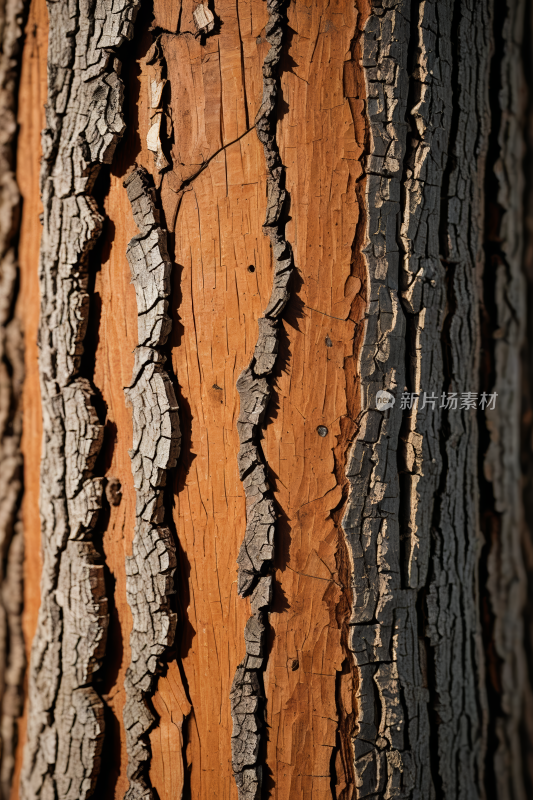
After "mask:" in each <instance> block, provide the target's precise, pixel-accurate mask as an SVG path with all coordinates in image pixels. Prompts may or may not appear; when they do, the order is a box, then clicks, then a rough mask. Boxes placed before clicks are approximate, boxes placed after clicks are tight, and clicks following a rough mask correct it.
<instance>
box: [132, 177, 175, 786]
mask: <svg viewBox="0 0 533 800" xmlns="http://www.w3.org/2000/svg"><path fill="white" fill-rule="evenodd" d="M124 186H125V187H126V189H127V192H128V198H129V200H130V203H131V207H132V211H133V216H134V218H135V222H136V224H137V227H138V228H139V231H140V233H139V234H138V235H137V236H135V237H134V238H133V239H132V240H131V241H130V243H129V245H128V249H127V252H126V255H127V258H128V261H129V264H130V267H131V275H132V283H133V285H134V287H135V294H136V297H137V313H138V331H139V344H138V346H137V347H136V348H135V366H134V370H133V379H132V383H131V385H130V386H129V387H128V388H127V389H126V397H127V399H128V401H129V403H130V404H131V407H132V410H133V447H132V449H131V450H130V457H131V462H132V471H133V482H134V486H135V494H136V505H135V517H136V523H135V536H134V539H133V552H132V555H131V556H128V558H127V559H126V576H127V577H126V581H127V582H126V593H127V598H128V603H129V605H130V608H131V612H132V617H133V628H132V632H131V636H130V647H131V663H130V666H129V667H128V670H127V673H126V677H125V681H124V686H125V690H126V696H127V699H126V705H125V707H124V725H125V727H126V735H127V741H126V746H127V751H128V778H129V782H130V785H129V789H128V791H127V792H126V796H125V800H141V798H143V800H144V798H154V797H155V794H154V791H153V789H152V788H151V786H150V783H149V778H148V768H149V762H150V745H149V741H148V732H149V730H150V728H151V727H152V724H153V722H154V720H155V716H154V714H153V712H152V709H151V707H150V705H149V702H148V699H149V697H150V695H151V693H152V691H153V683H154V677H155V675H156V674H157V672H158V669H159V668H160V659H161V656H162V655H163V654H164V652H165V650H166V649H167V648H168V647H169V645H171V644H172V642H173V640H174V633H175V630H176V613H175V612H174V611H173V610H172V608H171V605H170V596H171V595H172V594H173V593H174V572H175V569H176V548H175V545H174V542H173V539H172V535H171V532H170V530H169V529H168V528H167V527H165V526H164V525H162V523H163V521H164V514H165V509H164V506H163V489H164V487H165V484H166V478H167V471H168V470H169V469H171V468H172V467H175V466H176V462H177V458H178V456H179V452H180V443H181V434H180V426H179V416H178V404H177V401H176V396H175V393H174V388H173V386H172V382H171V380H170V377H169V375H168V373H167V371H166V370H165V368H164V362H165V356H164V355H163V353H162V347H163V346H164V344H165V342H166V341H167V338H168V335H169V333H170V330H171V327H172V321H171V319H170V317H169V316H168V314H167V310H168V296H169V293H170V272H171V268H172V265H171V263H170V259H169V257H168V252H167V232H166V231H165V230H163V229H162V228H161V226H160V215H159V211H158V209H157V208H156V205H155V190H154V189H153V184H152V181H151V178H150V176H149V174H148V172H147V171H146V170H144V169H142V168H139V167H138V168H135V169H134V170H133V171H132V172H131V173H130V175H129V176H128V177H127V178H126V181H125V182H124Z"/></svg>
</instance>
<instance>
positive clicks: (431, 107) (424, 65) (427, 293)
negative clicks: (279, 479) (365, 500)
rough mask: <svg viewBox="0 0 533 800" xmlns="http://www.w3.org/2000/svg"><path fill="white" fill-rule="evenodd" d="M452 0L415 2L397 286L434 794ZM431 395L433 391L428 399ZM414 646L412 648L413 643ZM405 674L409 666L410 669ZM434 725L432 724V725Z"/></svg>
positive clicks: (406, 562)
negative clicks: (429, 626)
mask: <svg viewBox="0 0 533 800" xmlns="http://www.w3.org/2000/svg"><path fill="white" fill-rule="evenodd" d="M453 6H454V2H453V0H426V2H423V3H420V4H419V3H418V2H416V3H415V4H414V6H413V12H412V13H413V17H412V20H411V22H412V31H413V34H412V36H413V42H412V47H413V49H414V50H415V58H414V63H413V64H410V65H409V68H410V71H411V70H412V76H411V87H410V93H409V109H408V113H409V116H408V119H409V121H410V124H411V132H410V136H409V137H408V151H407V154H406V158H405V163H404V175H403V181H402V190H403V197H402V225H401V231H400V240H401V249H402V252H403V258H402V265H401V274H400V286H401V299H402V306H403V309H404V312H405V315H406V329H407V336H406V388H407V391H408V393H409V394H410V395H415V396H417V397H418V400H417V401H415V402H414V403H413V405H412V407H411V409H410V410H407V409H406V410H405V411H404V415H403V420H402V428H401V434H400V439H401V445H400V452H399V467H400V473H401V477H400V487H401V505H400V526H401V532H402V535H401V538H402V571H403V573H404V581H405V585H406V587H408V588H409V589H411V590H413V592H414V603H415V605H416V608H417V609H418V611H417V614H416V615H415V614H413V613H410V614H409V619H408V622H409V625H410V632H409V636H410V637H411V642H413V643H414V642H416V640H417V637H418V639H419V648H420V650H421V652H420V660H419V661H417V660H416V657H415V658H413V659H412V660H411V663H409V662H408V660H407V659H408V655H407V654H408V653H409V652H410V649H411V648H410V647H409V648H407V651H406V655H405V656H404V657H403V659H402V664H399V666H398V669H399V672H400V682H401V684H402V685H403V687H404V696H405V704H406V711H407V714H408V717H409V718H411V719H416V718H418V725H416V726H414V725H410V726H409V740H410V745H411V748H412V751H413V759H414V764H415V769H416V782H415V787H414V793H415V794H414V796H416V792H417V791H418V792H420V793H421V796H422V797H427V798H429V797H434V796H435V787H434V782H435V783H436V784H437V786H438V785H439V781H438V774H437V775H435V776H433V779H432V776H431V769H430V766H431V756H430V726H429V718H428V712H427V703H428V700H429V692H428V688H429V685H428V675H427V671H426V670H425V669H424V668H423V665H425V661H426V658H427V656H426V653H425V648H426V642H425V640H424V639H423V631H424V616H423V599H424V588H425V585H426V581H427V574H428V565H429V558H430V551H431V529H432V522H433V515H434V497H435V492H436V490H437V488H438V486H439V482H440V476H441V474H442V469H443V461H442V457H441V453H440V435H441V428H442V414H443V411H442V405H443V404H442V400H441V397H442V392H443V391H444V373H443V356H442V346H441V335H442V329H443V323H444V317H445V313H446V273H445V269H444V266H443V265H442V263H441V259H440V241H439V223H440V206H441V197H440V195H441V189H442V183H443V178H444V170H445V168H446V164H447V153H448V143H449V136H450V129H451V120H452V83H451V78H452V43H451V28H452V15H453ZM428 398H433V399H432V400H429V401H428ZM413 655H415V653H413ZM406 676H410V677H409V678H408V679H407V677H406ZM433 735H434V731H433Z"/></svg>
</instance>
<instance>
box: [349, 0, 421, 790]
mask: <svg viewBox="0 0 533 800" xmlns="http://www.w3.org/2000/svg"><path fill="white" fill-rule="evenodd" d="M409 11H410V6H409V4H408V3H407V2H405V0H397V1H396V2H390V3H389V2H387V3H383V4H382V3H381V2H379V0H377V2H374V3H372V11H371V15H370V17H369V19H368V21H367V23H366V27H365V30H364V34H363V61H362V64H363V69H364V73H365V82H366V96H367V119H368V126H369V130H370V153H369V155H368V156H367V159H366V165H365V169H366V210H367V221H366V236H365V246H364V248H363V254H364V256H365V259H366V264H367V270H368V284H367V285H368V292H369V294H368V308H367V312H366V320H367V321H366V330H365V335H364V342H363V346H362V348H361V354H360V376H361V378H360V379H361V408H362V411H361V414H360V417H359V419H358V431H357V436H356V440H355V442H354V445H353V448H352V451H351V453H350V456H349V459H348V467H347V470H346V474H347V477H348V481H349V484H350V494H349V497H348V501H347V505H346V510H345V514H344V517H343V520H342V525H343V529H344V533H345V535H346V540H347V545H348V551H349V554H350V558H351V560H352V591H353V608H352V617H351V620H350V624H351V636H350V647H351V650H352V652H353V657H354V661H355V664H356V667H357V670H358V676H359V688H358V691H357V702H358V709H357V719H356V732H355V738H354V757H355V785H356V790H357V792H358V797H361V798H362V797H367V796H369V795H379V796H381V797H408V796H410V792H411V790H412V789H413V787H414V785H415V772H414V767H415V764H416V762H417V758H416V757H415V761H413V753H412V752H410V751H409V750H408V749H407V747H406V737H407V741H411V740H413V741H414V740H415V736H414V731H413V730H409V729H408V728H409V725H410V722H411V720H410V719H409V713H413V712H412V706H413V705H414V706H415V707H416V704H417V700H418V696H417V692H418V693H420V689H419V687H417V685H416V682H415V676H413V675H410V674H409V669H411V672H412V665H409V664H408V663H407V654H408V653H411V654H413V656H414V659H415V663H416V660H417V656H416V653H417V639H416V636H415V637H413V635H412V629H413V627H414V629H415V631H416V609H415V606H414V592H413V591H406V590H404V589H402V585H401V574H400V529H399V477H398V471H397V456H396V451H397V446H398V436H399V431H400V424H401V411H400V404H399V402H396V403H395V405H394V406H393V407H392V408H391V409H390V410H386V411H380V410H377V409H376V405H375V402H376V392H377V391H379V390H386V391H390V392H391V394H393V395H397V394H398V390H399V391H400V392H401V390H402V389H403V387H404V383H405V373H404V352H405V350H404V348H405V341H404V335H405V321H404V315H403V311H402V308H401V305H400V300H399V296H398V290H399V286H398V279H399V259H400V247H399V242H398V230H399V225H400V189H401V177H402V169H403V159H404V153H405V144H406V127H407V126H406V123H405V113H406V108H407V96H408V78H407V55H408V53H407V50H408V42H409ZM402 668H403V669H404V673H403V674H402V675H400V671H401V669H402ZM420 694H421V693H420ZM406 709H407V713H406ZM412 723H413V724H412V727H413V728H414V725H415V724H416V723H415V721H414V720H413V721H412Z"/></svg>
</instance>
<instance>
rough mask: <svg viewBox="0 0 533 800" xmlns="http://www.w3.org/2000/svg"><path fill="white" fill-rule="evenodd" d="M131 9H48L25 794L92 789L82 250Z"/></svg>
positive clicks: (109, 138)
mask: <svg viewBox="0 0 533 800" xmlns="http://www.w3.org/2000/svg"><path fill="white" fill-rule="evenodd" d="M135 11H136V6H135V5H134V4H133V3H131V4H126V5H124V6H123V7H122V8H121V9H120V10H119V11H117V12H116V13H113V9H112V8H109V7H108V8H107V9H106V7H105V5H102V4H98V3H94V4H89V5H81V6H77V7H75V8H73V9H70V8H69V13H66V12H67V6H66V5H64V4H63V3H52V4H50V6H49V13H50V33H49V47H48V105H47V110H46V114H47V128H46V129H45V130H44V132H43V160H42V166H41V180H40V189H41V194H42V198H43V207H44V212H43V235H42V241H41V252H40V263H39V277H40V289H41V316H40V323H39V348H40V354H39V368H40V383H41V397H42V408H43V450H42V464H41V486H40V508H41V536H42V557H43V568H42V578H41V598H42V602H41V607H40V610H39V620H38V626H37V632H36V634H35V637H34V640H33V645H32V655H31V662H30V674H29V716H28V728H27V741H26V746H25V754H24V765H23V773H22V783H21V796H22V797H27V798H35V797H42V798H52V797H61V798H67V797H68V798H84V797H88V796H90V795H91V794H92V792H93V789H94V786H95V782H96V778H97V775H98V768H99V762H100V753H101V747H102V739H103V732H104V721H103V702H102V700H101V698H100V697H99V696H98V693H97V692H96V691H95V689H94V687H93V685H92V684H93V680H94V673H95V671H96V670H98V668H99V666H100V664H101V659H102V657H103V654H104V650H105V636H106V630H107V624H108V616H107V598H106V596H105V586H104V576H103V564H102V559H101V556H100V555H99V553H98V551H97V550H96V548H95V546H94V543H93V528H94V526H95V524H96V520H97V517H98V511H99V510H100V508H101V506H102V491H103V481H102V480H101V479H99V478H94V477H93V474H92V473H93V468H94V464H95V461H96V457H97V455H98V452H99V450H100V447H101V444H102V437H103V428H102V425H101V424H100V422H99V420H98V416H97V413H96V411H95V409H94V406H93V402H92V388H91V385H90V383H89V381H88V380H87V378H84V377H83V376H82V375H81V374H80V369H81V362H82V354H83V339H84V336H85V331H86V327H87V318H88V312H89V295H88V291H87V290H88V282H89V274H88V273H89V269H88V258H89V251H90V249H91V248H92V246H93V245H94V242H95V239H96V238H97V236H98V234H99V232H100V230H101V224H102V219H101V217H100V215H99V213H98V211H97V209H96V203H95V201H94V200H93V198H92V196H91V191H92V188H93V186H94V181H95V179H96V177H97V175H98V170H99V167H100V165H101V164H103V163H109V162H110V160H111V158H112V156H113V153H114V150H115V147H116V143H117V140H118V137H119V136H120V134H121V133H122V131H123V128H124V123H123V120H122V116H121V104H122V95H123V90H122V84H121V82H120V79H119V78H118V75H117V68H118V67H119V62H118V61H117V60H116V58H115V56H114V52H113V51H114V50H115V49H116V48H118V47H119V46H120V45H121V44H122V42H123V41H124V40H125V39H127V38H131V35H132V32H133V28H132V21H133V19H134V16H135Z"/></svg>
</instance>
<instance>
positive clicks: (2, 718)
mask: <svg viewBox="0 0 533 800" xmlns="http://www.w3.org/2000/svg"><path fill="white" fill-rule="evenodd" d="M27 5H28V4H27V2H26V0H4V1H3V2H2V3H1V4H0V40H1V47H0V107H1V109H2V116H1V118H0V175H1V180H0V581H1V590H0V709H1V710H0V752H1V756H0V798H2V800H7V798H9V796H10V793H11V779H12V775H13V768H14V761H15V749H16V746H17V718H18V717H19V716H20V714H21V711H22V680H23V675H24V666H25V652H24V641H23V638H22V561H23V557H24V544H23V534H22V521H21V519H20V500H21V494H22V456H21V452H20V437H21V433H22V403H21V395H22V378H23V364H24V355H23V350H22V331H21V328H20V323H19V321H18V319H17V317H16V316H15V313H14V312H15V303H16V300H17V294H18V263H17V240H18V233H19V220H20V194H19V190H18V186H17V183H16V178H15V163H16V133H17V119H16V113H17V90H18V74H19V69H20V60H21V59H20V57H21V51H22V37H23V20H24V17H25V14H26V10H27Z"/></svg>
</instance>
